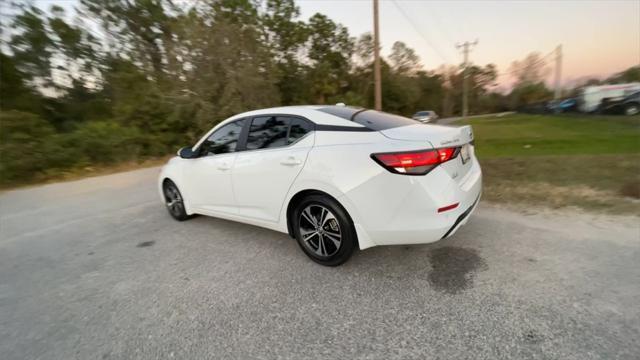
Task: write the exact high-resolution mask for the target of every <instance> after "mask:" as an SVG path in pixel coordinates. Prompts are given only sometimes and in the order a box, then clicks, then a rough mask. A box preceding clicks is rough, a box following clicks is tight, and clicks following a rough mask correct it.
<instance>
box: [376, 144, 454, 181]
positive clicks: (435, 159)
mask: <svg viewBox="0 0 640 360" xmlns="http://www.w3.org/2000/svg"><path fill="white" fill-rule="evenodd" d="M459 150H460V148H459V147H450V148H441V149H433V150H420V151H407V152H396V153H383V154H371V158H372V159H373V160H375V161H376V162H377V163H378V164H380V165H381V166H382V167H384V168H385V169H387V170H389V171H390V172H392V173H396V174H406V175H424V174H426V173H428V172H429V171H431V170H432V169H433V168H434V167H436V166H437V165H438V164H442V163H443V162H445V161H449V160H451V159H453V158H455V157H456V156H457V155H458V152H459Z"/></svg>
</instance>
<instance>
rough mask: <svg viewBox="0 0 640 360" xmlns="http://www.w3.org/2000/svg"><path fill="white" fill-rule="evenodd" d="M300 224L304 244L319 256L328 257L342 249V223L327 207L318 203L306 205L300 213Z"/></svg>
mask: <svg viewBox="0 0 640 360" xmlns="http://www.w3.org/2000/svg"><path fill="white" fill-rule="evenodd" d="M298 226H299V230H300V236H301V237H302V243H303V245H304V246H305V247H306V248H307V249H308V250H310V251H311V252H313V253H315V254H316V255H317V256H319V257H322V258H328V257H330V256H332V255H334V254H335V253H337V252H338V250H340V247H341V245H342V232H341V229H340V224H339V223H338V219H337V218H336V217H335V215H334V214H333V213H332V212H331V211H330V210H329V209H327V208H326V207H324V206H322V205H317V204H312V205H309V206H307V207H305V208H304V210H302V212H301V213H300V219H299V221H298Z"/></svg>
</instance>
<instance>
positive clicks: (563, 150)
mask: <svg viewBox="0 0 640 360" xmlns="http://www.w3.org/2000/svg"><path fill="white" fill-rule="evenodd" d="M460 123H463V122H460ZM466 123H468V124H471V125H472V126H473V129H474V133H475V140H476V153H477V155H478V158H479V159H480V162H481V165H482V168H483V171H484V179H485V191H484V198H485V199H488V200H491V201H496V202H504V203H522V204H532V205H536V206H551V207H554V208H559V207H565V206H577V207H580V208H583V209H587V210H596V211H604V212H610V213H633V214H640V199H638V198H640V117H622V116H584V115H581V116H578V115H572V116H546V115H523V114H518V115H511V116H505V117H500V118H484V119H473V120H470V121H468V122H466Z"/></svg>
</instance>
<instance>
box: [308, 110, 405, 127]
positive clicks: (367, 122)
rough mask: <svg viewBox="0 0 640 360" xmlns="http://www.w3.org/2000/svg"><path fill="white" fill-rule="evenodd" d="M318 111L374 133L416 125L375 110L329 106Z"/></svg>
mask: <svg viewBox="0 0 640 360" xmlns="http://www.w3.org/2000/svg"><path fill="white" fill-rule="evenodd" d="M318 110H319V111H322V112H325V113H327V114H331V115H334V116H338V117H341V118H343V119H346V120H350V121H353V122H355V123H358V124H360V125H363V126H366V127H367V128H369V129H371V130H374V131H381V130H387V129H391V128H395V127H400V126H408V125H415V124H416V121H415V120H412V119H409V118H406V117H403V116H398V115H393V114H387V113H384V112H380V111H375V110H365V109H358V108H352V107H346V106H329V107H325V108H321V109H318ZM352 118H353V119H352Z"/></svg>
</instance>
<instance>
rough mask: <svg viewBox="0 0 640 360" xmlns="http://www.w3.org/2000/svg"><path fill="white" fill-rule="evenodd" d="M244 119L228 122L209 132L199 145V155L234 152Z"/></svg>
mask: <svg viewBox="0 0 640 360" xmlns="http://www.w3.org/2000/svg"><path fill="white" fill-rule="evenodd" d="M244 122H245V120H244V119H243V120H238V121H234V122H232V123H229V124H227V125H225V126H223V127H221V128H220V129H218V130H216V131H215V132H214V133H213V134H211V135H210V136H209V137H208V138H207V140H205V141H204V142H203V143H202V145H201V146H200V156H207V155H214V154H225V153H230V152H234V151H235V150H236V146H238V139H240V133H241V132H242V127H243V126H244Z"/></svg>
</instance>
